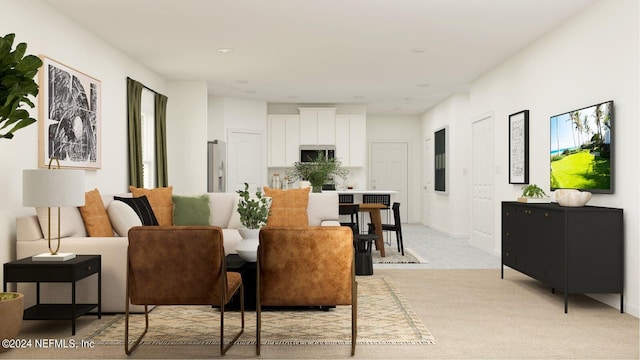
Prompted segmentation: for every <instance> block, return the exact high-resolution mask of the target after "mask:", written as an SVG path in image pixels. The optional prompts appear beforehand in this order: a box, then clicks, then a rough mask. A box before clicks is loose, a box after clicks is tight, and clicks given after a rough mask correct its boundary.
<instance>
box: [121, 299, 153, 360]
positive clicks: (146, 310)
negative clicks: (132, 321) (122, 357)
mask: <svg viewBox="0 0 640 360" xmlns="http://www.w3.org/2000/svg"><path fill="white" fill-rule="evenodd" d="M147 330H149V308H148V306H147V304H145V305H144V331H143V332H142V334H141V335H140V336H139V337H138V338H137V339H136V341H135V342H134V343H133V345H131V347H129V296H128V294H127V306H126V310H125V318H124V352H125V353H127V355H131V353H132V352H133V350H135V348H137V347H138V345H140V341H142V338H143V337H144V336H145V335H146V334H147Z"/></svg>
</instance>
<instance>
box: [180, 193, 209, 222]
mask: <svg viewBox="0 0 640 360" xmlns="http://www.w3.org/2000/svg"><path fill="white" fill-rule="evenodd" d="M210 220H211V209H210V208H209V195H207V194H204V195H200V196H178V195H173V225H176V226H179V225H185V226H186V225H194V226H197V225H201V226H208V225H209V221H210Z"/></svg>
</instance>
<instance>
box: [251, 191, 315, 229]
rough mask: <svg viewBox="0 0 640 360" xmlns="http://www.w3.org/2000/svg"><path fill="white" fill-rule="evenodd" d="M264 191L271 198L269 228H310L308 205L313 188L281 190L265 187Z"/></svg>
mask: <svg viewBox="0 0 640 360" xmlns="http://www.w3.org/2000/svg"><path fill="white" fill-rule="evenodd" d="M263 190H264V193H265V195H266V196H268V197H271V207H270V208H269V217H268V218H267V226H287V227H293V226H309V217H308V216H307V205H308V204H309V191H311V188H304V189H289V190H280V189H272V188H269V187H266V186H265V187H264V188H263Z"/></svg>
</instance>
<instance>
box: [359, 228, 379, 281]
mask: <svg viewBox="0 0 640 360" xmlns="http://www.w3.org/2000/svg"><path fill="white" fill-rule="evenodd" d="M378 238H380V236H378V235H376V234H361V235H355V236H354V237H353V247H354V249H355V257H356V259H355V261H356V275H373V259H372V257H371V246H372V245H373V241H374V240H376V239H378Z"/></svg>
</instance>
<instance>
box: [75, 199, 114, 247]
mask: <svg viewBox="0 0 640 360" xmlns="http://www.w3.org/2000/svg"><path fill="white" fill-rule="evenodd" d="M79 209H80V214H81V215H82V220H83V221H84V227H85V228H86V229H87V234H88V235H89V236H92V237H94V236H100V237H113V228H112V227H111V221H109V215H107V210H106V209H105V208H104V203H103V202H102V197H101V196H100V192H99V191H98V189H94V190H91V191H87V192H86V193H84V206H80V207H79Z"/></svg>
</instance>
